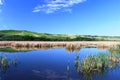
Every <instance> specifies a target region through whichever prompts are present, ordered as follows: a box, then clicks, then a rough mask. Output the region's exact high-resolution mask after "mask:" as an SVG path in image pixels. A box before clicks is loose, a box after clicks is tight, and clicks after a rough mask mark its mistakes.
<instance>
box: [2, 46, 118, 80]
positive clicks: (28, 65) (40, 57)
mask: <svg viewBox="0 0 120 80" xmlns="http://www.w3.org/2000/svg"><path fill="white" fill-rule="evenodd" d="M108 52H109V51H107V50H100V49H97V48H82V49H80V51H77V52H76V51H74V52H68V51H67V50H66V49H64V48H54V49H49V50H33V51H30V52H14V53H9V52H0V55H2V56H6V57H7V58H9V60H13V59H16V60H17V64H16V65H13V64H11V65H10V67H8V68H5V69H3V68H2V67H0V80H86V78H85V76H84V75H83V74H82V73H78V72H77V70H76V67H75V58H76V56H79V60H82V59H84V58H85V57H86V56H89V55H91V54H93V55H97V54H99V53H108ZM89 80H120V68H119V66H117V67H116V68H114V69H110V70H108V71H105V72H103V73H102V74H100V75H93V76H92V77H91V78H90V79H89Z"/></svg>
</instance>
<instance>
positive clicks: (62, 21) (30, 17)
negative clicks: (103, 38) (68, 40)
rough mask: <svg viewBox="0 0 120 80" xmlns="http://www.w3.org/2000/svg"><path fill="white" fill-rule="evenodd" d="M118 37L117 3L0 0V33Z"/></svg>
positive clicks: (119, 14)
mask: <svg viewBox="0 0 120 80" xmlns="http://www.w3.org/2000/svg"><path fill="white" fill-rule="evenodd" d="M3 29H15V30H28V31H34V32H40V33H42V32H43V33H55V34H81V35H83V34H84V35H114V36H118V35H120V0H0V30H3Z"/></svg>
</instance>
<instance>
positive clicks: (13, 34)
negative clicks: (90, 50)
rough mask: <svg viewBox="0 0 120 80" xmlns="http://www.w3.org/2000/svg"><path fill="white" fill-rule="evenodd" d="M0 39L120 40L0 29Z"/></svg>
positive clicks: (114, 37)
mask: <svg viewBox="0 0 120 80" xmlns="http://www.w3.org/2000/svg"><path fill="white" fill-rule="evenodd" d="M0 41H120V37H119V36H91V35H65V34H48V33H36V32H30V31H25V30H0Z"/></svg>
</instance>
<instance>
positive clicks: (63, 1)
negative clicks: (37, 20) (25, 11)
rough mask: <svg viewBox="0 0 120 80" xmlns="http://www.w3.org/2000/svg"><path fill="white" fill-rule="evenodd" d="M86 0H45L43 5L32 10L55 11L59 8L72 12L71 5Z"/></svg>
mask: <svg viewBox="0 0 120 80" xmlns="http://www.w3.org/2000/svg"><path fill="white" fill-rule="evenodd" d="M84 1H86V0H44V4H43V5H38V6H36V7H35V8H34V10H33V11H32V12H45V13H54V12H56V11H58V10H62V11H68V12H71V11H72V9H71V7H72V6H74V5H76V4H80V3H82V2H84Z"/></svg>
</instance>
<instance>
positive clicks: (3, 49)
mask: <svg viewBox="0 0 120 80" xmlns="http://www.w3.org/2000/svg"><path fill="white" fill-rule="evenodd" d="M0 51H1V52H27V51H29V50H16V49H13V48H11V47H6V48H0Z"/></svg>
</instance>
